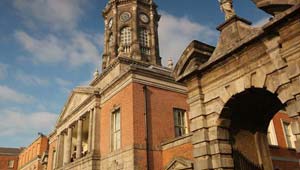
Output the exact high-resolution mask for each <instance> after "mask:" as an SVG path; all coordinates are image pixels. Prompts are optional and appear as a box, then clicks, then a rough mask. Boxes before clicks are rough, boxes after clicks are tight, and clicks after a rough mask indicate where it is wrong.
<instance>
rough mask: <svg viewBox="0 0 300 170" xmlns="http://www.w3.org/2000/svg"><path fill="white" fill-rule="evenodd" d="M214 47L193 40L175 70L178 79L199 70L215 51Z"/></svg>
mask: <svg viewBox="0 0 300 170" xmlns="http://www.w3.org/2000/svg"><path fill="white" fill-rule="evenodd" d="M214 49H215V48H214V47H212V46H210V45H207V44H204V43H202V42H199V41H196V40H194V41H192V42H191V43H190V44H189V45H188V47H187V48H186V49H185V50H184V52H183V53H182V55H181V57H180V59H179V60H178V62H177V64H176V66H175V69H174V71H173V74H174V77H175V79H176V80H177V81H179V80H181V79H183V78H184V77H186V76H187V75H190V74H191V73H193V72H194V71H196V70H198V68H199V66H201V65H202V64H204V63H206V62H207V61H208V60H209V58H210V56H211V55H212V53H213V51H214Z"/></svg>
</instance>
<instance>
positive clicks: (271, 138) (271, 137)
mask: <svg viewBox="0 0 300 170" xmlns="http://www.w3.org/2000/svg"><path fill="white" fill-rule="evenodd" d="M268 142H269V144H270V145H273V146H277V145H278V141H277V136H276V132H275V127H274V123H273V120H272V121H271V122H270V124H269V127H268Z"/></svg>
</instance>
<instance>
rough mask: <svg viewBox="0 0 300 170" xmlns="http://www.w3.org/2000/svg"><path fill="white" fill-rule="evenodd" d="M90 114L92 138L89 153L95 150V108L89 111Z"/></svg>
mask: <svg viewBox="0 0 300 170" xmlns="http://www.w3.org/2000/svg"><path fill="white" fill-rule="evenodd" d="M91 112H92V138H91V140H92V141H91V144H92V145H91V152H94V150H95V130H96V125H95V121H96V114H95V108H94V109H93V110H91Z"/></svg>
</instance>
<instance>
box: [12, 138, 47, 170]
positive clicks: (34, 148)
mask: <svg viewBox="0 0 300 170" xmlns="http://www.w3.org/2000/svg"><path fill="white" fill-rule="evenodd" d="M47 152H48V138H47V137H46V136H45V135H43V134H39V137H38V138H37V139H36V140H35V141H34V142H32V143H31V144H30V145H29V146H28V147H26V148H24V149H23V151H22V152H21V153H20V154H19V161H18V170H45V169H46V165H43V164H42V160H43V157H45V155H47Z"/></svg>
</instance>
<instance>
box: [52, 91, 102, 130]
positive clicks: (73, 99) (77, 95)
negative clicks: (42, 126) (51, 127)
mask: <svg viewBox="0 0 300 170" xmlns="http://www.w3.org/2000/svg"><path fill="white" fill-rule="evenodd" d="M96 91H98V90H97V89H96V88H93V87H78V88H75V89H74V90H73V91H72V92H71V94H70V95H69V98H68V100H67V102H66V104H65V105H64V107H63V109H62V112H61V114H60V116H59V118H58V121H57V124H59V123H60V122H63V121H64V120H65V119H66V118H67V117H69V116H70V115H71V114H72V113H73V112H74V110H75V109H77V108H78V107H79V106H80V105H82V103H84V102H85V101H86V100H87V99H88V98H90V97H91V96H93V95H94V94H95V92H96Z"/></svg>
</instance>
